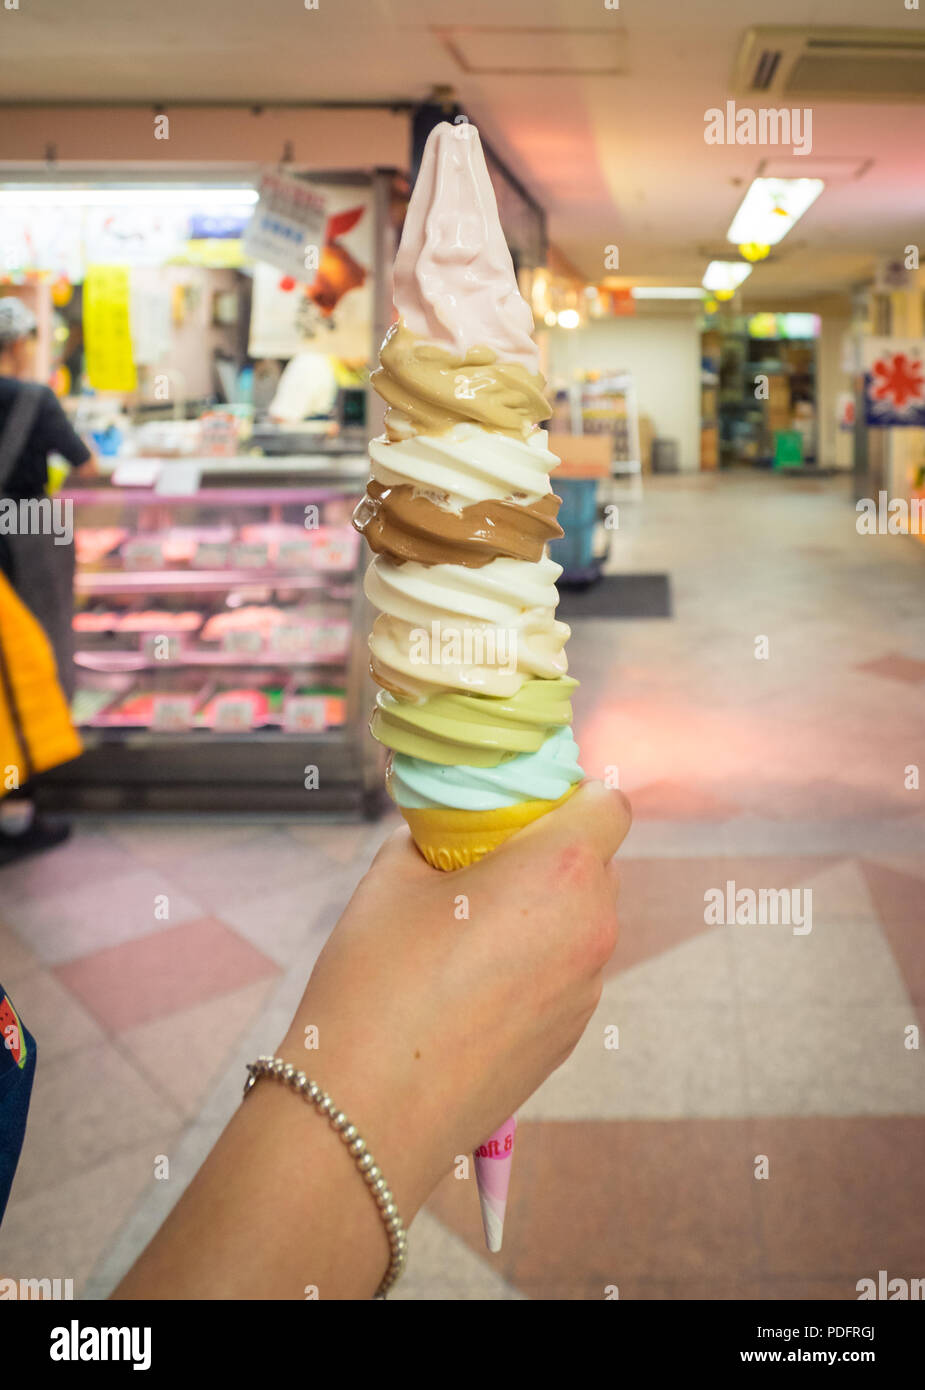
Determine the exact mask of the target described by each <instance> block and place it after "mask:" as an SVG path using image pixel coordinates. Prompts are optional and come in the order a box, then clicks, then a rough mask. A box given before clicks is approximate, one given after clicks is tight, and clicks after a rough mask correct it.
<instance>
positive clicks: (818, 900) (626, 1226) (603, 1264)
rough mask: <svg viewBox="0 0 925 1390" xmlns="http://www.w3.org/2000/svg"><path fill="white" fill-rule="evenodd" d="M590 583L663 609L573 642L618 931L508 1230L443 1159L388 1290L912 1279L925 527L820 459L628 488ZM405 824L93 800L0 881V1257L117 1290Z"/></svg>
mask: <svg viewBox="0 0 925 1390" xmlns="http://www.w3.org/2000/svg"><path fill="white" fill-rule="evenodd" d="M611 570H612V571H613V572H621V571H626V572H628V573H629V572H632V573H636V574H638V573H652V574H660V573H664V574H667V575H668V576H669V579H670V586H671V593H672V600H673V614H672V616H671V617H669V618H660V619H646V620H632V621H619V620H609V619H607V620H604V619H594V620H582V621H580V622H576V623H575V625H574V631H573V637H572V640H571V643H570V646H569V660H570V665H571V667H572V669H574V670H575V671H577V672H578V673H580V676H581V680H582V684H581V687H580V689H579V690H578V692H577V695H576V698H575V713H576V725H575V732H576V736H577V738H578V742H579V745H580V747H581V750H582V754H583V765H584V767H585V770H586V771H587V773H588V774H589V775H595V776H599V775H603V774H604V773H605V770H608V769H609V770H610V772H609V775H611V776H613V775H618V776H619V781H620V785H621V786H622V787H623V788H624V789H625V790H626V791H627V793H628V794H629V796H630V798H631V801H632V803H633V808H634V817H635V819H634V826H633V829H632V831H631V833H630V836H629V838H628V840H627V842H626V844H625V846H624V849H623V851H622V853H621V861H622V890H621V904H622V938H621V941H620V944H619V946H618V948H617V951H616V954H615V955H614V957H613V960H612V962H611V966H610V970H609V976H608V981H607V985H606V988H605V992H604V996H603V998H602V1001H601V1004H600V1007H599V1010H598V1013H597V1015H596V1017H595V1018H594V1020H593V1021H592V1023H591V1025H590V1026H589V1028H588V1030H587V1033H586V1035H585V1037H584V1038H583V1040H582V1042H581V1043H580V1045H579V1046H578V1048H577V1050H576V1051H575V1053H574V1054H573V1055H572V1057H571V1058H570V1059H569V1061H568V1062H567V1063H566V1065H565V1066H564V1067H563V1068H561V1069H560V1071H558V1072H557V1073H555V1074H554V1075H553V1076H552V1077H551V1078H550V1080H549V1081H548V1082H547V1083H546V1085H545V1086H543V1087H542V1089H541V1090H540V1092H539V1093H538V1094H537V1095H535V1096H534V1097H533V1098H532V1100H531V1101H530V1102H529V1104H528V1105H527V1106H526V1107H525V1108H524V1110H523V1111H522V1112H521V1116H520V1128H519V1131H518V1143H517V1157H516V1163H515V1167H514V1176H513V1179H512V1187H511V1197H510V1203H509V1207H508V1215H507V1221H506V1226H505V1238H504V1249H503V1250H502V1252H501V1253H500V1254H499V1255H496V1256H491V1255H488V1254H487V1253H486V1252H485V1249H484V1243H483V1240H482V1235H481V1227H480V1222H479V1214H478V1202H477V1199H476V1194H475V1190H474V1180H473V1179H472V1178H471V1177H470V1179H469V1180H468V1181H466V1180H459V1179H457V1178H454V1177H453V1176H450V1177H448V1178H447V1179H446V1180H445V1182H444V1183H443V1185H442V1187H441V1189H440V1190H439V1191H438V1193H437V1194H436V1197H435V1198H434V1200H433V1201H432V1202H431V1204H430V1205H429V1207H428V1208H427V1209H426V1210H425V1211H424V1212H423V1213H422V1214H421V1216H420V1217H419V1218H418V1220H417V1221H416V1222H415V1224H414V1226H413V1228H412V1230H411V1235H410V1254H409V1263H408V1271H407V1275H406V1277H405V1278H404V1279H403V1280H402V1281H401V1283H400V1284H399V1285H398V1287H397V1289H396V1292H395V1294H394V1295H393V1296H394V1297H395V1298H399V1299H420V1298H424V1299H434V1298H453V1299H466V1298H472V1299H507V1298H540V1299H595V1298H605V1297H608V1296H613V1295H612V1293H611V1294H608V1293H607V1292H606V1290H607V1289H608V1288H610V1289H612V1287H613V1286H616V1287H617V1288H618V1290H619V1296H620V1297H621V1298H629V1299H633V1298H657V1299H675V1298H678V1299H689V1298H706V1299H722V1298H733V1297H746V1298H755V1299H757V1298H798V1299H819V1298H835V1299H852V1298H856V1297H857V1293H856V1292H855V1290H856V1286H857V1283H858V1281H859V1280H861V1279H863V1278H867V1277H872V1278H874V1279H876V1277H877V1272H878V1271H879V1270H881V1269H886V1270H888V1271H890V1272H891V1273H896V1274H898V1275H906V1276H909V1275H910V1274H913V1275H914V1274H920V1273H921V1272H922V1271H921V1269H920V1256H921V1251H922V1236H923V1221H925V1217H923V1212H925V1167H923V1165H922V1162H921V1156H922V1152H923V1144H925V1051H923V1049H922V1048H919V1047H916V1046H912V1045H910V1044H911V1043H912V1042H914V1041H916V1037H915V1034H914V1032H912V1031H911V1030H912V1029H914V1028H915V1027H919V1028H920V1027H922V1025H923V1023H925V1010H923V1004H925V973H923V955H922V952H921V948H920V946H919V949H918V952H917V953H916V950H915V942H916V938H918V939H919V941H920V938H921V932H922V925H921V924H922V900H923V894H925V855H923V853H922V847H923V843H925V799H923V798H925V791H923V790H921V789H920V788H919V787H918V786H915V785H912V783H914V782H915V781H916V778H915V776H914V774H912V773H910V771H909V769H910V768H913V767H915V768H918V769H919V778H921V777H922V775H923V774H925V721H923V719H922V713H921V711H922V701H923V696H925V622H923V615H922V598H921V594H922V580H923V574H925V546H923V545H922V544H920V543H917V542H916V540H915V539H912V538H908V537H904V536H867V535H859V534H858V532H857V529H856V514H855V509H854V503H853V499H852V496H851V493H850V480H849V479H847V478H846V477H842V478H838V479H823V478H819V479H813V480H810V479H806V478H801V477H794V476H782V475H781V474H780V473H774V474H764V473H756V472H749V473H747V474H746V473H741V474H740V473H725V474H716V473H714V474H710V473H705V474H700V475H689V476H684V475H679V476H675V477H665V478H657V477H656V478H651V479H647V481H646V485H645V492H644V496H643V498H642V499H641V500H638V501H628V502H625V503H622V504H621V505H620V512H619V528H618V529H617V531H616V532H615V533H614V538H613V548H612V559H611ZM762 639H765V640H764V641H762ZM916 730H917V731H918V732H917V733H916V734H915V735H914V736H913V735H912V734H911V733H910V731H916ZM615 768H617V769H619V773H618V774H614V773H613V769H615ZM397 822H398V817H397V816H390V817H386V818H385V819H383V820H382V821H380V822H379V823H376V824H368V823H366V824H357V825H353V824H316V823H313V822H312V821H311V820H310V819H308V818H305V819H304V820H301V821H295V820H292V821H288V822H285V823H277V822H275V821H274V822H271V821H267V820H260V821H258V820H255V821H253V822H250V821H245V820H243V819H241V818H237V819H234V820H232V821H227V822H226V821H222V820H221V819H219V818H218V817H203V816H199V817H195V818H190V819H183V818H171V819H169V820H154V819H151V818H144V819H141V818H139V819H121V820H116V819H86V818H84V819H82V820H80V821H79V822H78V823H77V827H76V830H75V834H74V836H73V838H72V839H71V841H70V842H69V843H68V844H67V845H65V846H64V847H62V848H60V849H58V850H56V851H54V852H53V853H51V854H50V855H48V856H47V857H45V858H42V859H41V860H35V861H27V862H24V863H23V864H21V865H20V866H18V867H16V868H15V869H8V870H6V871H5V872H4V875H3V885H2V899H0V945H2V954H3V959H4V976H3V983H4V986H5V987H6V988H7V989H9V990H11V991H13V992H14V993H15V997H16V1002H17V1007H18V1008H19V1009H20V1011H21V1013H22V1015H23V1018H24V1020H25V1021H26V1023H27V1025H28V1027H29V1029H30V1030H31V1032H32V1033H33V1034H34V1035H35V1037H36V1039H37V1041H38V1056H39V1065H38V1070H37V1075H36V1081H35V1091H34V1097H33V1102H32V1110H31V1113H30V1117H29V1126H28V1132H27V1137H26V1143H25V1147H24V1150H23V1154H22V1159H21V1162H20V1165H19V1171H18V1173H17V1175H16V1179H15V1182H14V1185H13V1191H12V1196H11V1199H10V1205H9V1208H8V1211H7V1214H6V1218H5V1221H4V1224H3V1229H2V1232H0V1267H2V1266H7V1265H8V1266H9V1267H10V1268H15V1269H16V1270H17V1271H19V1272H21V1273H24V1274H31V1275H34V1276H36V1277H38V1276H49V1277H51V1276H52V1275H55V1276H58V1277H62V1278H65V1277H69V1278H73V1279H74V1280H75V1286H76V1293H77V1295H78V1296H82V1297H94V1298H98V1297H105V1296H106V1295H107V1294H108V1293H109V1291H110V1290H111V1289H112V1288H113V1286H114V1285H115V1284H116V1283H117V1281H118V1279H119V1278H120V1276H121V1274H122V1273H123V1271H124V1270H125V1269H126V1268H127V1267H128V1265H129V1264H130V1263H131V1262H132V1260H133V1258H134V1257H135V1255H136V1254H137V1253H138V1251H139V1249H140V1248H141V1247H142V1246H143V1245H144V1243H145V1242H146V1240H147V1239H148V1237H149V1236H150V1234H151V1233H152V1231H153V1230H154V1229H155V1228H156V1227H157V1226H158V1224H159V1223H160V1222H161V1220H162V1219H163V1217H164V1215H165V1213H166V1212H167V1210H168V1209H169V1208H170V1207H171V1206H172V1205H173V1203H174V1202H175V1201H176V1199H177V1197H178V1196H179V1193H180V1191H181V1190H182V1188H183V1186H184V1185H185V1184H186V1183H187V1182H188V1180H189V1178H190V1177H191V1175H192V1174H193V1172H194V1171H195V1169H196V1167H197V1166H198V1164H199V1163H200V1162H201V1160H202V1159H203V1157H204V1156H205V1154H206V1153H207V1151H208V1149H209V1148H210V1146H211V1144H212V1142H213V1141H214V1139H215V1137H216V1135H217V1133H218V1132H219V1131H220V1129H221V1128H222V1126H223V1124H224V1123H225V1121H226V1119H227V1117H228V1116H229V1114H230V1113H231V1112H232V1110H233V1108H234V1107H235V1106H236V1105H237V1104H238V1101H239V1099H240V1094H241V1086H242V1083H243V1080H244V1064H245V1062H247V1061H250V1060H251V1059H252V1058H253V1057H254V1056H256V1055H257V1054H258V1053H261V1052H267V1051H270V1050H271V1049H273V1048H274V1047H275V1046H276V1045H277V1043H278V1042H279V1040H280V1038H281V1037H282V1035H283V1033H284V1031H285V1029H286V1027H287V1026H288V1023H289V1019H290V1017H291V1013H292V1011H293V1009H294V1007H295V1005H296V1003H297V1001H298V999H299V997H300V995H301V992H302V989H303V987H304V984H305V980H306V978H307V977H308V974H309V972H310V970H311V967H312V964H313V961H314V960H315V958H316V956H317V954H318V952H319V950H320V949H321V946H322V945H323V943H324V940H325V938H326V935H327V933H328V932H329V931H330V929H331V927H332V925H333V924H334V922H335V921H336V919H337V916H338V913H339V910H340V908H341V907H342V905H343V903H344V901H345V900H346V898H347V896H348V895H349V893H350V891H351V888H352V885H353V884H354V883H355V882H356V880H357V878H358V877H359V875H360V874H361V873H362V872H363V870H364V869H365V867H366V866H367V864H368V863H369V860H370V858H371V856H372V854H373V853H374V851H375V848H376V846H377V844H378V843H379V842H380V841H381V839H382V837H383V836H384V835H385V834H387V833H389V831H390V830H391V829H393V828H394V826H395V825H396V824H397ZM728 883H734V885H735V890H734V891H737V890H741V889H751V890H753V892H754V893H756V894H757V893H758V891H759V890H760V889H766V890H773V889H784V890H787V892H788V895H794V894H798V895H799V901H800V902H801V904H802V909H801V910H802V911H804V912H806V911H807V909H808V908H809V906H810V904H811V918H810V917H809V916H808V915H807V916H806V918H805V924H810V923H811V930H805V929H803V930H800V931H794V930H793V926H787V925H781V924H778V925H757V924H756V925H752V924H747V923H743V924H721V923H717V922H715V920H710V917H709V911H708V908H707V907H706V906H705V895H709V894H710V890H712V889H717V890H720V892H719V897H721V898H722V900H723V902H725V900H726V896H727V884H728ZM809 890H811V895H812V896H811V899H810V897H809ZM165 899H166V902H167V904H168V912H167V915H166V919H165V917H164V915H163V912H159V911H158V906H157V905H158V904H159V903H163V901H164V900H165ZM796 900H797V899H796V898H793V901H796ZM614 1026H616V1028H617V1029H618V1030H619V1032H618V1035H614V1034H613V1033H612V1032H608V1029H612V1028H613V1027H614ZM615 1036H618V1039H619V1047H616V1048H615V1047H613V1046H612V1045H611V1044H612V1041H613V1039H614V1037H615ZM158 1155H167V1156H168V1157H169V1160H170V1177H169V1179H168V1180H167V1181H163V1180H157V1179H156V1178H155V1176H154V1173H155V1164H156V1159H157V1156H158ZM540 1211H542V1212H543V1213H545V1216H544V1220H543V1223H542V1224H541V1225H538V1224H536V1222H535V1220H534V1219H533V1218H532V1217H531V1213H536V1212H540ZM575 1269H577V1270H580V1271H581V1275H580V1282H577V1283H576V1282H574V1280H573V1278H572V1277H571V1276H570V1274H569V1270H575ZM254 1293H255V1297H259V1290H255V1291H254Z"/></svg>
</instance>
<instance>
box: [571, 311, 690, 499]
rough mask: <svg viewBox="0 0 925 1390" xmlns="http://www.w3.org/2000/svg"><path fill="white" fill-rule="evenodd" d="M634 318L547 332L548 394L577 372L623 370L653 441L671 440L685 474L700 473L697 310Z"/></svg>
mask: <svg viewBox="0 0 925 1390" xmlns="http://www.w3.org/2000/svg"><path fill="white" fill-rule="evenodd" d="M637 310H638V311H639V312H637V313H636V314H635V315H634V316H633V317H626V318H613V319H602V320H599V321H597V322H591V323H589V324H588V325H587V327H585V328H577V329H566V328H550V329H548V330H546V331H547V339H548V342H547V357H546V363H547V375H548V377H549V384H550V391H552V390H553V389H554V388H555V387H557V386H559V385H560V384H562V385H566V384H568V383H569V382H570V381H571V380H573V376H574V372H575V371H576V370H588V369H592V370H598V371H607V370H608V369H620V368H627V369H628V370H629V371H631V372H632V373H633V377H634V379H635V382H636V394H637V398H638V402H639V410H640V413H641V414H643V415H648V416H649V418H650V419H651V421H652V424H653V427H654V429H655V435H656V438H665V439H675V440H677V444H678V461H679V466H680V468H681V469H682V471H684V472H693V471H696V470H697V469H699V467H700V319H699V315H700V304H699V303H697V304H696V305H695V306H694V308H693V309H691V310H687V309H684V308H679V307H677V305H675V304H673V305H672V308H671V311H666V309H662V308H661V306H659V308H657V309H651V308H649V307H648V306H647V305H644V304H641V303H640V304H637Z"/></svg>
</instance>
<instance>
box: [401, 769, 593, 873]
mask: <svg viewBox="0 0 925 1390" xmlns="http://www.w3.org/2000/svg"><path fill="white" fill-rule="evenodd" d="M574 790H575V788H574V787H570V788H569V790H568V791H567V792H566V793H565V795H564V796H560V797H559V799H558V801H520V802H518V803H517V804H516V805H514V806H501V807H500V808H499V809H498V810H496V811H455V810H452V809H445V808H443V807H441V808H439V809H428V810H414V809H413V808H412V807H410V806H399V808H398V809H399V810H400V811H401V813H402V815H403V816H404V818H405V820H406V821H407V822H408V825H409V827H410V830H411V834H412V836H413V837H414V843H415V844H416V845H417V847H418V849H419V850H420V852H421V854H423V856H424V858H425V859H426V860H427V862H428V864H432V865H433V867H434V868H435V869H443V870H445V871H448V870H451V869H464V868H466V867H467V866H468V865H469V864H475V863H477V862H478V860H479V859H483V858H484V857H485V855H486V854H490V853H491V851H492V850H493V849H497V848H498V846H499V845H501V844H503V843H504V841H505V840H508V839H510V837H511V836H512V835H514V834H516V833H517V831H518V830H522V829H523V827H524V826H525V825H529V824H530V822H531V821H535V820H539V818H540V816H545V814H546V812H547V811H554V810H555V808H556V807H557V806H561V805H563V804H564V802H566V801H568V799H569V797H570V796H571V795H572V792H573V791H574Z"/></svg>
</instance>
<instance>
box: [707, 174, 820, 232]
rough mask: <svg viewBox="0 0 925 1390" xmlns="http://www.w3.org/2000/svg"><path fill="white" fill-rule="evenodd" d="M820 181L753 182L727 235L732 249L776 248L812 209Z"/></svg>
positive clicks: (761, 180)
mask: <svg viewBox="0 0 925 1390" xmlns="http://www.w3.org/2000/svg"><path fill="white" fill-rule="evenodd" d="M824 188H825V182H824V180H822V179H755V180H754V182H753V183H752V186H751V188H749V190H748V192H747V193H746V195H745V197H744V198H743V199H742V203H741V206H740V207H739V210H738V212H737V213H736V215H735V217H734V218H733V219H732V226H731V227H730V228H729V231H728V232H727V233H726V239H727V240H728V241H731V242H732V243H733V244H734V245H735V246H743V245H746V244H748V243H749V242H755V243H757V245H759V246H776V245H777V243H778V242H779V241H783V239H784V237H785V236H786V235H787V233H788V232H789V231H790V229H791V227H793V226H794V225H795V224H796V223H797V222H798V221H799V220H800V218H801V217H802V216H803V214H804V212H805V211H806V209H807V208H809V207H812V205H813V203H814V202H815V201H816V199H817V198H818V197H819V194H820V193H821V192H822V190H823V189H824Z"/></svg>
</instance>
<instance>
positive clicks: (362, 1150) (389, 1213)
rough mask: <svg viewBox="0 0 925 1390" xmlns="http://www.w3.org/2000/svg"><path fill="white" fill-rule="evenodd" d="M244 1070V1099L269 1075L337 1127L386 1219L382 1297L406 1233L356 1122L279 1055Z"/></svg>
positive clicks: (398, 1266) (400, 1259)
mask: <svg viewBox="0 0 925 1390" xmlns="http://www.w3.org/2000/svg"><path fill="white" fill-rule="evenodd" d="M247 1071H248V1077H247V1080H246V1081H245V1083H244V1097H243V1098H244V1099H246V1098H247V1096H248V1095H249V1094H250V1091H251V1090H252V1088H253V1087H254V1086H255V1085H256V1084H257V1081H258V1079H259V1078H260V1077H261V1076H272V1077H274V1078H275V1079H276V1080H277V1081H282V1082H284V1083H285V1084H286V1085H287V1086H291V1087H292V1089H293V1090H294V1091H296V1092H298V1093H299V1094H300V1095H301V1096H302V1098H303V1100H306V1101H307V1102H308V1103H309V1105H315V1106H317V1107H318V1109H319V1110H320V1111H321V1113H322V1115H326V1116H327V1117H328V1119H329V1120H330V1122H331V1128H332V1129H334V1130H336V1131H337V1133H338V1134H339V1135H340V1137H341V1139H342V1140H343V1142H344V1143H345V1144H346V1145H347V1151H348V1152H349V1153H351V1154H352V1155H353V1157H354V1159H355V1161H356V1166H357V1168H358V1169H359V1170H360V1173H361V1174H362V1177H363V1181H364V1182H365V1183H366V1185H367V1186H368V1187H369V1190H370V1192H371V1193H372V1196H373V1199H374V1201H375V1203H376V1206H377V1208H378V1210H379V1215H380V1216H381V1217H382V1220H383V1222H384V1223H385V1230H386V1235H387V1236H388V1238H389V1251H390V1257H389V1267H388V1269H387V1270H386V1272H385V1275H384V1276H383V1279H382V1283H381V1284H380V1285H379V1287H378V1289H377V1290H376V1292H375V1294H374V1297H375V1298H379V1299H384V1298H385V1296H386V1294H387V1293H388V1291H389V1289H390V1288H391V1287H392V1285H393V1284H394V1283H395V1281H396V1279H398V1277H399V1275H400V1274H401V1272H402V1270H403V1269H404V1267H405V1260H406V1258H407V1254H408V1234H407V1232H406V1230H405V1227H404V1223H403V1221H402V1219H401V1217H400V1216H399V1214H398V1207H397V1206H396V1205H395V1199H394V1197H393V1196H392V1193H391V1191H390V1189H389V1185H388V1183H387V1182H386V1180H385V1178H384V1177H383V1176H382V1172H381V1171H380V1168H379V1165H378V1164H377V1163H376V1160H375V1159H374V1158H373V1156H372V1154H371V1153H370V1151H369V1149H368V1148H367V1147H366V1141H365V1140H364V1139H362V1138H361V1137H360V1135H359V1133H358V1132H357V1128H356V1125H352V1124H351V1123H350V1121H349V1120H348V1119H347V1116H346V1115H345V1114H344V1112H343V1111H342V1110H338V1109H337V1106H336V1105H335V1104H334V1102H333V1101H332V1100H331V1097H330V1096H329V1095H326V1094H325V1092H324V1091H323V1090H322V1089H321V1087H320V1086H318V1085H316V1083H315V1082H314V1081H311V1080H309V1078H308V1077H307V1076H306V1075H305V1072H304V1071H297V1070H296V1068H295V1067H294V1066H293V1065H292V1064H291V1063H290V1062H284V1061H283V1059H282V1057H258V1058H257V1060H256V1062H250V1063H248V1067H247Z"/></svg>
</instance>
